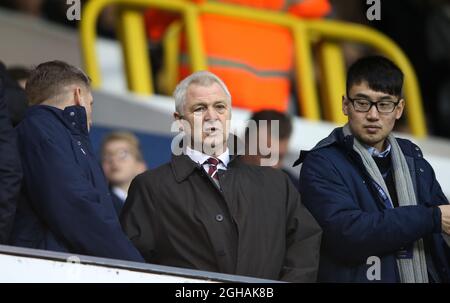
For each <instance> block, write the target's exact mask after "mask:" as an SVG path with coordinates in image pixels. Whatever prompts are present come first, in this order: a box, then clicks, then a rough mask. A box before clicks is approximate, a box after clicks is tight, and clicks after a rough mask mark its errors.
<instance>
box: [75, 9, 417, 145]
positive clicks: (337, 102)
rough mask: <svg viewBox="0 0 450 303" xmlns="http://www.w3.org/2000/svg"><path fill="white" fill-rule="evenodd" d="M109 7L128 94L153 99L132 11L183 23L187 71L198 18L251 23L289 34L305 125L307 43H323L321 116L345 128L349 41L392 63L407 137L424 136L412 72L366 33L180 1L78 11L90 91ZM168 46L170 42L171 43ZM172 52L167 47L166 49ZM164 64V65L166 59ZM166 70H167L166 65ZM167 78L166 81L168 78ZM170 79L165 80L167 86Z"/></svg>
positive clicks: (310, 80) (310, 109)
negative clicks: (400, 83) (100, 23)
mask: <svg viewBox="0 0 450 303" xmlns="http://www.w3.org/2000/svg"><path fill="white" fill-rule="evenodd" d="M111 4H117V5H120V7H121V14H120V24H119V31H118V32H119V37H120V39H121V43H122V46H123V50H124V58H125V60H124V61H125V64H126V71H127V81H128V87H129V88H130V90H132V91H134V92H136V93H143V94H151V93H153V88H152V84H151V83H152V79H151V73H150V68H151V67H150V62H149V59H148V57H149V56H148V53H147V47H146V37H145V31H144V29H143V28H144V25H143V16H142V13H139V11H138V10H137V9H143V8H149V7H153V8H158V9H161V10H166V11H172V12H176V13H178V14H180V16H181V17H182V20H183V26H184V30H185V35H186V40H187V42H188V44H187V46H188V49H187V50H188V55H189V58H190V60H189V62H190V65H191V70H192V71H198V70H204V69H207V63H206V57H205V54H204V48H203V43H202V39H201V34H200V25H199V18H198V16H199V14H202V13H213V14H218V15H224V16H231V17H235V18H243V19H251V20H256V21H261V22H266V23H271V24H277V25H280V26H284V27H287V28H289V29H290V30H291V31H292V34H293V38H294V43H295V45H294V47H295V51H296V66H295V73H296V81H297V83H296V84H297V86H298V89H297V91H298V94H299V96H298V100H299V108H300V110H301V113H302V115H303V116H304V117H305V118H307V119H311V120H319V119H320V107H319V102H318V96H317V90H316V82H315V75H314V64H313V57H312V53H311V52H312V51H311V44H312V40H313V38H314V39H317V38H318V37H319V38H320V39H324V41H325V42H324V43H323V44H322V46H321V49H320V58H321V66H322V67H323V79H321V81H323V83H324V88H325V89H324V94H323V96H324V98H323V99H324V103H325V104H324V114H325V117H326V118H328V119H330V120H331V121H333V122H336V123H343V122H345V118H344V117H343V115H342V111H341V96H342V95H343V94H344V93H345V69H344V63H343V57H342V53H341V49H340V47H339V46H338V45H337V43H338V42H339V41H354V42H358V43H363V44H367V45H370V46H372V47H374V48H376V49H378V50H379V51H380V52H381V53H383V54H384V55H386V56H387V57H389V58H390V59H392V60H393V61H394V62H395V63H396V64H397V65H398V66H399V67H400V68H401V69H402V70H403V72H404V73H405V96H406V100H407V101H408V106H407V109H408V111H407V120H408V123H409V127H410V129H411V131H412V133H413V134H414V135H415V136H418V137H422V136H425V135H426V127H425V119H424V114H423V110H422V105H421V97H420V92H419V86H418V83H417V78H416V76H415V73H414V71H413V68H412V66H411V64H410V62H409V61H408V59H407V58H406V56H405V55H404V54H403V52H402V51H401V50H400V49H399V47H398V46H397V45H396V44H395V43H394V42H393V41H392V40H390V39H389V38H387V37H386V36H384V35H382V34H380V33H379V32H377V31H375V30H372V29H370V28H368V27H365V26H361V25H356V24H349V23H344V22H336V21H325V20H320V21H309V20H308V21H305V20H302V19H299V18H297V17H295V16H291V15H287V14H284V13H279V12H273V11H264V10H258V9H250V8H245V7H238V6H233V5H227V4H223V3H214V2H205V3H203V4H201V5H197V4H194V3H191V2H189V1H184V0H171V1H167V0H95V1H89V2H88V3H87V4H86V6H85V7H84V9H83V15H82V21H81V27H80V35H81V44H82V52H83V58H84V62H85V67H86V71H87V73H88V74H89V76H90V77H91V79H92V85H93V87H99V86H100V84H101V76H100V71H99V66H98V60H97V54H96V51H95V38H96V26H95V25H96V21H97V18H98V16H99V14H100V12H101V10H102V9H103V8H104V7H105V6H107V5H111ZM172 46H173V42H172ZM172 48H173V47H172ZM169 60H170V59H169ZM166 64H169V65H170V64H172V66H173V65H174V63H173V62H171V61H166ZM175 74H176V73H173V72H172V73H171V74H170V73H169V74H168V75H167V76H172V77H173V76H174V75H175ZM175 82H176V79H167V83H168V85H169V86H171V85H173V84H174V83H175Z"/></svg>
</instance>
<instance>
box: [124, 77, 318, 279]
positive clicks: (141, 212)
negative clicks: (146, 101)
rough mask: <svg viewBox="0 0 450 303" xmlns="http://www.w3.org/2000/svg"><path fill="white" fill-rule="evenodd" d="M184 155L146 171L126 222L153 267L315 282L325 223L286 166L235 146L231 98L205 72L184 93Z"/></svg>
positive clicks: (179, 102)
mask: <svg viewBox="0 0 450 303" xmlns="http://www.w3.org/2000/svg"><path fill="white" fill-rule="evenodd" d="M174 97H175V102H176V112H175V113H174V117H175V119H176V121H177V122H179V123H180V124H179V126H180V128H181V130H183V133H184V138H185V139H186V140H183V141H182V142H181V143H183V142H184V143H186V144H185V145H186V146H182V153H181V154H180V155H173V157H172V160H171V161H170V162H169V163H167V164H164V165H162V166H161V167H159V168H156V169H154V170H151V171H147V172H146V173H144V174H141V175H139V176H137V177H136V178H135V179H134V180H133V182H132V184H131V187H130V190H129V193H128V198H127V202H126V204H125V207H124V209H123V212H122V215H121V223H122V226H123V228H124V230H125V232H126V233H127V234H128V236H129V237H130V239H131V241H132V242H133V243H134V245H135V246H136V247H137V249H138V250H139V251H140V252H141V254H142V255H143V256H144V258H145V260H146V261H147V262H150V263H155V264H161V265H169V266H178V267H185V268H191V269H199V270H205V271H214V272H221V273H228V274H236V275H244V276H252V277H258V278H266V279H277V280H278V279H280V280H286V281H295V282H314V281H315V280H316V275H317V268H318V262H319V259H318V252H319V247H320V240H321V229H320V228H319V226H318V225H317V223H316V221H315V220H314V218H313V217H312V216H311V215H310V213H309V212H308V211H307V210H306V209H305V208H304V207H303V205H302V204H301V203H300V197H299V194H298V192H297V190H296V189H295V187H294V186H293V185H292V183H291V182H290V181H289V178H288V177H287V176H286V175H285V174H284V173H283V172H281V171H278V170H276V169H273V168H271V167H258V166H250V165H247V164H244V163H243V162H241V161H240V159H239V156H237V155H236V152H235V151H234V150H230V148H229V147H228V144H227V143H228V142H229V130H228V127H227V126H228V124H229V120H230V118H231V95H230V93H229V91H228V89H227V87H226V85H225V84H224V83H223V82H222V81H221V80H220V79H219V78H218V77H217V76H215V75H214V74H212V73H210V72H206V71H202V72H197V73H194V74H192V75H190V76H189V77H187V78H186V79H184V80H183V81H182V82H181V83H180V84H179V85H178V86H177V88H176V89H175V92H174Z"/></svg>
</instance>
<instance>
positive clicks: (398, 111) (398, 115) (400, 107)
mask: <svg viewBox="0 0 450 303" xmlns="http://www.w3.org/2000/svg"><path fill="white" fill-rule="evenodd" d="M404 108H405V99H403V98H402V99H400V101H399V103H398V105H397V108H396V109H395V110H396V113H395V119H397V120H398V119H400V118H401V117H402V114H403V109H404Z"/></svg>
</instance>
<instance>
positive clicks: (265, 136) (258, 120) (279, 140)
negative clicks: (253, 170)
mask: <svg viewBox="0 0 450 303" xmlns="http://www.w3.org/2000/svg"><path fill="white" fill-rule="evenodd" d="M250 121H251V122H252V123H253V122H254V123H255V124H254V126H256V129H254V130H256V132H255V133H253V134H252V133H251V130H253V129H252V128H251V127H247V128H246V130H245V138H244V139H245V146H246V153H245V155H244V156H242V160H243V161H244V162H246V163H248V164H252V165H261V159H264V158H265V159H267V158H270V157H274V156H275V157H276V158H277V159H278V160H277V161H275V163H273V165H272V167H273V168H277V169H282V170H283V171H284V172H285V173H286V174H287V175H288V176H289V178H290V179H291V181H292V183H293V184H294V185H295V186H296V187H297V188H298V179H297V177H295V176H294V175H293V174H292V173H291V172H289V171H288V170H286V169H283V168H282V166H283V160H284V158H285V156H286V154H287V152H288V147H289V140H290V138H291V134H292V121H291V118H290V117H289V116H288V115H287V114H284V113H282V112H279V111H276V110H262V111H259V112H256V113H253V115H252V116H251V117H250ZM273 122H276V123H277V124H278V127H277V130H278V131H277V132H276V133H274V130H273V129H272V123H273ZM250 137H253V138H256V140H255V141H254V142H253V144H255V146H254V148H253V150H252V149H251V148H250V146H249V145H250V143H251V140H250ZM260 140H262V141H263V142H261V141H260ZM269 150H271V151H275V155H274V154H273V153H269Z"/></svg>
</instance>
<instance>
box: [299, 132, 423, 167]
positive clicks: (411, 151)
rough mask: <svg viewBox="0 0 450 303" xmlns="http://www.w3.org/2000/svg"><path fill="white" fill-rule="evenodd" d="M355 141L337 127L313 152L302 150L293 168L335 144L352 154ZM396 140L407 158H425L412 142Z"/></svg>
mask: <svg viewBox="0 0 450 303" xmlns="http://www.w3.org/2000/svg"><path fill="white" fill-rule="evenodd" d="M353 140H354V136H353V135H350V136H344V132H343V131H342V127H337V128H335V129H334V130H333V131H332V132H331V133H330V135H328V137H326V138H325V139H323V140H321V141H319V143H317V145H316V146H314V147H313V148H312V149H311V150H301V151H300V155H299V157H298V159H297V160H296V161H295V162H294V165H293V166H297V165H299V164H301V163H303V161H304V160H305V158H306V156H307V155H308V153H310V152H312V151H315V150H318V149H321V148H324V147H328V146H331V145H334V144H336V145H339V146H341V147H342V148H344V149H345V150H346V151H347V152H352V150H353ZM396 140H397V142H398V144H399V146H400V149H401V150H402V152H403V154H404V155H405V157H413V158H415V159H420V158H422V157H423V155H422V151H421V150H420V148H419V147H418V146H417V145H415V144H414V143H412V142H411V141H409V140H405V139H399V138H396Z"/></svg>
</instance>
